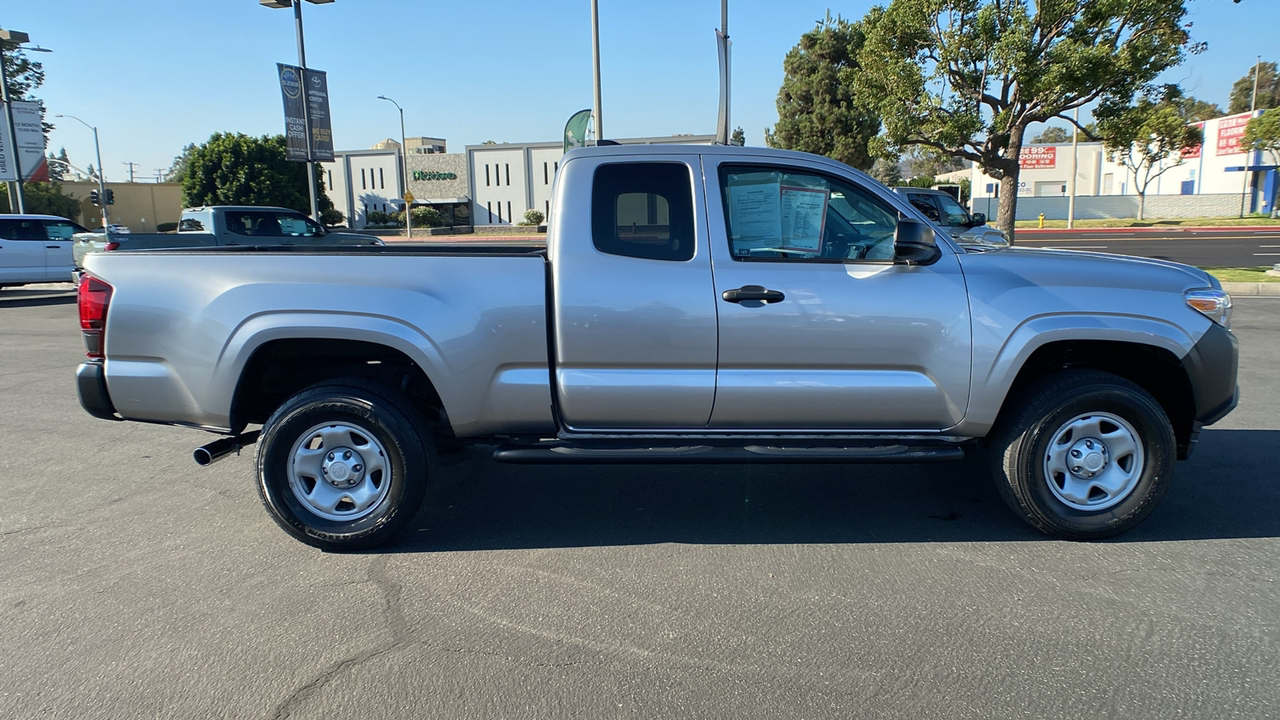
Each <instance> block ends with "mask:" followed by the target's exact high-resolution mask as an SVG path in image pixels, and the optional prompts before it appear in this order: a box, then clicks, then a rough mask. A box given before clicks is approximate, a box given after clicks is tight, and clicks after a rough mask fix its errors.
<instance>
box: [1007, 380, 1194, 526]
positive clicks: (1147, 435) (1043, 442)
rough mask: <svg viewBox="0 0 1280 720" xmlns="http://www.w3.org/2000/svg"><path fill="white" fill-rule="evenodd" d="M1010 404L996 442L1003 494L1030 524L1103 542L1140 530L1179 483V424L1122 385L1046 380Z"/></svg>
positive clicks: (1130, 386)
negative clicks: (1176, 474) (1174, 424)
mask: <svg viewBox="0 0 1280 720" xmlns="http://www.w3.org/2000/svg"><path fill="white" fill-rule="evenodd" d="M1013 402H1014V403H1015V405H1014V406H1013V407H1012V408H1011V412H1010V414H1009V415H1008V417H1005V418H1002V421H1001V424H1000V426H999V427H998V429H997V430H996V433H995V434H994V436H993V438H994V439H993V443H992V445H993V448H992V449H993V450H994V452H993V458H992V459H993V461H994V465H995V468H994V471H995V473H994V474H995V476H996V483H997V485H998V487H999V489H1000V493H1001V495H1002V496H1003V497H1004V499H1005V501H1006V502H1007V503H1008V504H1009V507H1011V508H1013V510H1014V512H1016V513H1018V515H1020V516H1021V517H1022V518H1023V519H1024V520H1025V521H1027V522H1028V523H1030V524H1031V525H1033V526H1035V527H1036V528H1039V529H1040V530H1042V531H1044V532H1046V533H1048V534H1050V535H1053V536H1055V537H1060V538H1064V539H1068V540H1097V539H1101V538H1105V537H1110V536H1113V535H1118V534H1120V533H1123V532H1126V531H1127V530H1130V529H1132V528H1133V527H1135V526H1137V525H1138V524H1139V523H1141V522H1142V521H1143V520H1144V519H1145V518H1146V517H1147V515H1149V514H1150V513H1151V511H1152V509H1154V508H1155V505H1156V503H1157V502H1158V501H1159V500H1160V498H1161V497H1163V496H1164V493H1165V491H1166V489H1167V488H1168V485H1169V482H1170V481H1171V479H1172V477H1173V464H1174V460H1175V457H1176V451H1177V444H1176V440H1175V438H1174V434H1173V427H1172V425H1171V424H1170V422H1169V418H1168V416H1167V415H1166V414H1165V412H1164V409H1163V408H1161V407H1160V404H1159V403H1157V402H1156V401H1155V399H1154V398H1152V397H1151V395H1150V394H1149V393H1147V392H1146V391H1145V390H1143V389H1142V388H1141V387H1138V386H1137V385H1135V384H1134V383H1132V382H1129V381H1128V380H1125V379H1124V378H1121V377H1118V376H1115V375H1112V374H1110V373H1105V372H1099V371H1094V370H1072V371H1066V372H1062V373H1058V374H1056V375H1053V376H1049V377H1046V378H1042V379H1041V380H1039V381H1036V382H1035V383H1033V384H1032V385H1030V386H1028V387H1027V388H1026V389H1025V390H1024V391H1023V392H1022V393H1020V394H1019V396H1017V397H1016V398H1015V399H1014V400H1013Z"/></svg>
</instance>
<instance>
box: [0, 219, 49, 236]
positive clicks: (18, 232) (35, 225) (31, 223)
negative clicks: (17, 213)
mask: <svg viewBox="0 0 1280 720" xmlns="http://www.w3.org/2000/svg"><path fill="white" fill-rule="evenodd" d="M0 238H4V239H5V240H44V239H46V238H45V235H44V225H43V223H42V222H41V221H39V220H26V219H22V220H18V219H14V220H0Z"/></svg>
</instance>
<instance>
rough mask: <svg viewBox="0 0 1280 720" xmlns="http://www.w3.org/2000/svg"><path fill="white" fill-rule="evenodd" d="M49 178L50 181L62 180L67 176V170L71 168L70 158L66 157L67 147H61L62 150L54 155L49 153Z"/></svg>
mask: <svg viewBox="0 0 1280 720" xmlns="http://www.w3.org/2000/svg"><path fill="white" fill-rule="evenodd" d="M48 165H49V180H50V181H52V182H62V181H63V180H65V179H66V178H67V171H68V170H70V169H71V158H69V157H67V149H66V148H62V152H60V153H58V154H57V155H56V156H55V155H54V154H53V153H49V163H48Z"/></svg>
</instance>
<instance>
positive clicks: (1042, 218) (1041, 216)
mask: <svg viewBox="0 0 1280 720" xmlns="http://www.w3.org/2000/svg"><path fill="white" fill-rule="evenodd" d="M1040 227H1041V229H1043V228H1044V213H1040Z"/></svg>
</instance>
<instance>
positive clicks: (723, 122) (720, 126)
mask: <svg viewBox="0 0 1280 720" xmlns="http://www.w3.org/2000/svg"><path fill="white" fill-rule="evenodd" d="M732 48H733V41H732V40H730V39H729V36H728V35H725V34H724V33H722V32H720V29H719V28H716V55H717V56H718V57H719V59H720V113H719V115H718V116H717V118H716V144H717V145H728V144H729V132H730V131H729V51H730V50H731V49H732Z"/></svg>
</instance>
